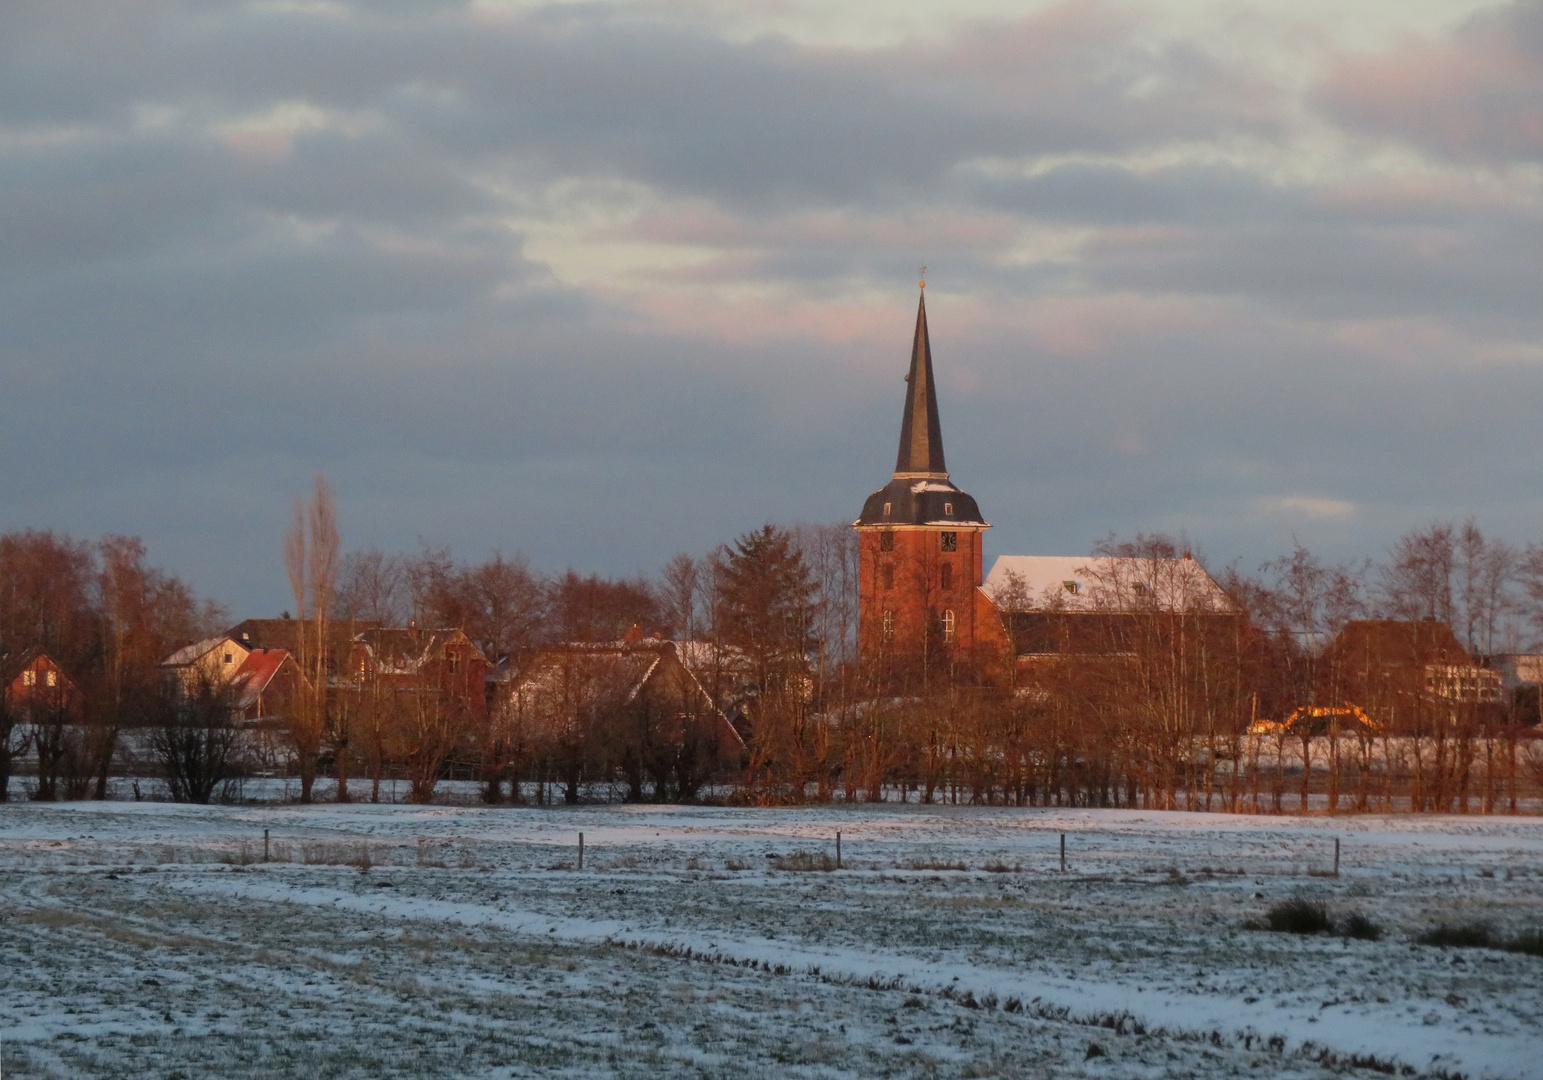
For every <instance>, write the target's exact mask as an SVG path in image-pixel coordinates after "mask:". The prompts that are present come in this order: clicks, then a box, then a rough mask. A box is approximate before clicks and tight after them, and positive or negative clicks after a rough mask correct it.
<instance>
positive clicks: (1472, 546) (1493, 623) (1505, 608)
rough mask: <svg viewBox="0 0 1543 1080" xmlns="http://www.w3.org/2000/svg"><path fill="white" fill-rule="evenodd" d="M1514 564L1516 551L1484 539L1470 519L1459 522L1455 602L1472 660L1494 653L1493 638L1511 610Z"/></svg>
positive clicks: (1464, 639) (1498, 542)
mask: <svg viewBox="0 0 1543 1080" xmlns="http://www.w3.org/2000/svg"><path fill="white" fill-rule="evenodd" d="M1516 564H1517V553H1516V550H1515V549H1514V548H1512V547H1511V546H1510V545H1509V544H1506V543H1503V542H1501V541H1497V540H1490V539H1488V538H1486V537H1485V535H1484V534H1483V533H1482V532H1481V531H1480V530H1479V526H1478V523H1477V522H1476V521H1474V519H1473V518H1469V519H1468V520H1467V521H1465V522H1463V528H1462V531H1461V532H1460V533H1459V534H1458V537H1457V587H1458V595H1457V599H1458V603H1459V611H1460V612H1461V626H1460V629H1461V631H1462V635H1463V644H1464V646H1466V647H1467V649H1468V652H1469V653H1471V654H1472V655H1474V656H1482V655H1488V654H1489V653H1492V652H1495V651H1496V649H1495V646H1496V637H1497V635H1498V634H1501V633H1502V632H1503V623H1504V622H1505V620H1506V619H1507V617H1508V616H1509V615H1510V614H1511V613H1512V612H1513V611H1514V610H1515V607H1516V602H1515V600H1514V598H1513V597H1512V596H1511V594H1510V587H1511V583H1512V581H1513V579H1514V577H1515V572H1516Z"/></svg>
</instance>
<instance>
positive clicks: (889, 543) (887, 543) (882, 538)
mask: <svg viewBox="0 0 1543 1080" xmlns="http://www.w3.org/2000/svg"><path fill="white" fill-rule="evenodd" d="M884 512H885V513H886V514H887V513H889V511H888V510H886V511H884ZM879 550H880V551H894V550H895V533H894V531H893V530H891V529H885V530H884V531H883V532H881V533H879Z"/></svg>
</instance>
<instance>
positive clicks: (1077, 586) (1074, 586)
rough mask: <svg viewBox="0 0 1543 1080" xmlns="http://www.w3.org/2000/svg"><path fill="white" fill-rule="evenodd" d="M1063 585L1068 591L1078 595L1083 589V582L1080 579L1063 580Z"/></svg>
mask: <svg viewBox="0 0 1543 1080" xmlns="http://www.w3.org/2000/svg"><path fill="white" fill-rule="evenodd" d="M1061 587H1062V588H1063V589H1065V590H1066V591H1067V592H1069V593H1071V594H1072V595H1073V596H1076V595H1077V594H1078V593H1080V592H1081V591H1082V582H1080V581H1063V582H1061Z"/></svg>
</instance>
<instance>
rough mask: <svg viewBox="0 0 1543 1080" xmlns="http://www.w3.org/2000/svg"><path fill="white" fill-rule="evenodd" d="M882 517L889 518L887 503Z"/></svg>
mask: <svg viewBox="0 0 1543 1080" xmlns="http://www.w3.org/2000/svg"><path fill="white" fill-rule="evenodd" d="M884 516H885V517H889V503H885V504H884Z"/></svg>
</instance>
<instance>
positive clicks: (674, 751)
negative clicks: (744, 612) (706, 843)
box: [498, 638, 745, 798]
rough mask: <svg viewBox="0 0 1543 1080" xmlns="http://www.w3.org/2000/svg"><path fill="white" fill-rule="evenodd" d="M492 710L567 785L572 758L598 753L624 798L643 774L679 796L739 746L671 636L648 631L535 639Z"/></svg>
mask: <svg viewBox="0 0 1543 1080" xmlns="http://www.w3.org/2000/svg"><path fill="white" fill-rule="evenodd" d="M498 715H499V718H500V720H501V722H502V723H504V724H506V725H507V726H509V727H510V729H511V733H512V736H513V737H514V738H515V739H517V740H518V741H519V742H520V743H522V744H523V745H526V746H527V747H530V748H531V749H532V750H533V751H534V752H535V753H537V754H538V755H541V756H545V757H547V758H548V759H550V760H552V761H554V762H555V763H556V764H557V766H558V768H559V771H560V772H562V771H566V774H567V775H566V776H565V778H566V779H567V780H568V782H569V788H570V791H571V792H572V791H576V786H577V770H578V768H579V767H580V764H581V762H584V761H595V760H599V761H607V762H610V763H613V764H615V765H616V766H618V767H619V768H620V769H621V771H622V773H623V774H624V775H626V776H627V778H628V781H629V784H630V786H631V788H632V795H633V797H634V798H640V797H641V796H642V782H643V780H644V779H645V777H649V778H652V780H653V782H654V785H655V792H656V794H660V795H661V797H662V793H664V792H666V791H669V792H671V793H673V794H674V795H676V796H679V797H689V796H690V795H692V794H694V793H695V792H696V791H697V790H698V789H699V788H700V786H701V784H702V783H703V782H705V780H706V779H707V777H708V776H710V775H711V774H712V772H714V771H715V770H716V769H717V768H719V767H720V766H722V765H726V764H730V763H733V764H737V763H738V762H739V759H740V757H741V755H742V754H743V753H744V749H745V743H744V739H743V738H742V737H741V736H740V733H739V732H738V731H736V730H735V728H734V725H733V724H731V723H730V722H729V720H728V718H727V717H726V716H725V715H724V714H723V711H722V710H721V709H719V708H718V707H717V705H716V704H715V702H714V701H713V697H712V695H711V694H709V693H708V692H707V690H706V689H705V688H704V687H703V686H702V684H701V682H700V681H698V679H697V677H696V676H695V675H694V674H692V672H691V669H690V668H689V667H687V665H686V664H685V663H684V662H683V661H682V659H681V653H680V650H679V648H678V647H677V643H675V642H673V641H662V640H659V639H656V638H648V639H641V640H626V641H616V642H601V643H570V644H562V645H552V646H548V647H546V648H544V649H541V650H540V651H539V652H537V654H536V655H535V657H534V658H533V659H532V661H531V663H530V664H529V665H527V667H526V668H525V670H524V671H523V672H522V673H521V675H520V677H519V679H518V680H517V681H516V682H515V684H514V686H513V689H512V691H511V693H510V695H509V698H508V700H507V701H505V702H503V703H501V707H500V709H499V710H498Z"/></svg>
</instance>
